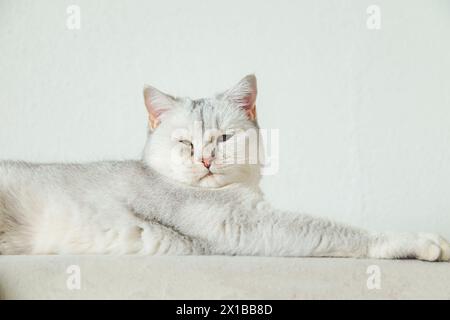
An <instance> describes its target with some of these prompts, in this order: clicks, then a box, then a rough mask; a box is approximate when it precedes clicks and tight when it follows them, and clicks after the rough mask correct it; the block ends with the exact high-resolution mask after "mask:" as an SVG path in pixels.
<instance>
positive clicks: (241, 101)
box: [224, 74, 258, 120]
mask: <svg viewBox="0 0 450 320" xmlns="http://www.w3.org/2000/svg"><path fill="white" fill-rule="evenodd" d="M257 94H258V88H257V84H256V77H255V75H253V74H250V75H248V76H245V77H244V78H243V79H242V80H241V81H239V82H238V83H237V84H236V85H235V86H234V87H233V88H231V89H230V90H228V91H226V92H225V93H224V96H225V97H226V98H228V99H230V100H231V101H232V102H233V103H235V104H236V105H237V106H238V107H239V108H242V109H244V110H245V112H246V113H247V116H248V117H249V119H250V120H255V119H256V96H257Z"/></svg>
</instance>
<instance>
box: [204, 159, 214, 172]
mask: <svg viewBox="0 0 450 320" xmlns="http://www.w3.org/2000/svg"><path fill="white" fill-rule="evenodd" d="M212 160H213V158H203V159H202V163H203V165H204V166H205V168H206V169H209V167H211V162H212Z"/></svg>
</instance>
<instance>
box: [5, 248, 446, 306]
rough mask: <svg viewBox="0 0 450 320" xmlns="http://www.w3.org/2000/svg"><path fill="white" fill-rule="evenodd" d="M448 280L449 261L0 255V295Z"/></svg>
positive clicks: (305, 295)
mask: <svg viewBox="0 0 450 320" xmlns="http://www.w3.org/2000/svg"><path fill="white" fill-rule="evenodd" d="M78 280H79V281H78ZM78 283H79V284H80V288H79V289H77V284H78ZM449 283H450V264H449V263H428V262H422V261H414V260H402V261H398V260H396V261H392V260H363V259H332V258H262V257H224V256H206V257H195V256H188V257H168V256H164V257H140V256H0V297H1V298H2V299H431V298H435V299H450V286H449ZM378 287H379V289H378Z"/></svg>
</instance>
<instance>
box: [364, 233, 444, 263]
mask: <svg viewBox="0 0 450 320" xmlns="http://www.w3.org/2000/svg"><path fill="white" fill-rule="evenodd" d="M368 256H369V257H371V258H381V259H405V258H414V259H419V260H425V261H450V243H449V242H448V241H447V240H445V239H444V238H443V237H441V236H439V235H437V234H431V233H394V234H392V233H388V234H376V235H375V236H374V238H373V242H372V244H371V246H370V247H369V254H368Z"/></svg>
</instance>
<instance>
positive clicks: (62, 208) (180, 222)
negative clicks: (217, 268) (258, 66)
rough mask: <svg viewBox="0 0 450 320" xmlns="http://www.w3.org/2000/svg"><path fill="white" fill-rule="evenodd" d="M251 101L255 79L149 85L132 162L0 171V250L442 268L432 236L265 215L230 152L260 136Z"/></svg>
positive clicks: (256, 173)
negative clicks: (143, 130) (187, 92)
mask: <svg viewBox="0 0 450 320" xmlns="http://www.w3.org/2000/svg"><path fill="white" fill-rule="evenodd" d="M256 96H257V83H256V78H255V76H254V75H248V76H246V77H244V78H243V79H242V80H241V81H239V83H237V84H236V85H235V86H233V87H232V88H231V89H229V90H226V91H225V92H223V93H220V94H217V95H214V96H212V97H210V98H205V99H197V100H193V99H189V98H176V97H173V96H170V95H168V94H165V93H163V92H162V91H159V90H158V89H156V88H154V87H151V86H146V87H145V88H144V102H145V106H146V108H147V111H148V115H149V119H148V121H149V128H148V138H147V142H146V145H145V148H144V152H143V156H142V159H141V160H136V161H122V162H114V161H111V162H97V163H88V164H31V163H24V162H13V161H3V162H1V163H0V253H1V254H4V255H8V254H144V255H250V256H280V257H304V256H310V257H325V256H326V257H355V258H385V259H395V258H417V259H421V260H427V261H447V260H449V259H450V246H449V243H448V242H447V241H446V240H444V239H443V238H442V237H440V236H438V235H434V234H425V233H398V234H396V233H375V232H368V231H365V230H362V229H359V228H354V227H350V226H346V225H342V224H338V223H334V222H331V221H328V220H326V219H321V218H316V217H312V216H309V215H304V214H300V213H296V212H284V211H281V210H276V209H273V208H272V207H271V206H270V204H269V203H267V202H266V201H265V200H264V195H263V193H262V191H261V190H260V188H259V182H260V179H261V174H260V171H261V170H260V169H261V163H258V162H257V163H251V162H250V161H242V160H248V159H246V156H245V155H246V154H247V153H246V152H244V153H243V154H242V153H240V154H239V152H237V151H236V150H238V149H239V150H242V145H243V144H244V143H253V144H255V143H257V142H255V140H253V142H251V141H250V139H247V138H248V137H247V133H248V132H250V131H252V130H253V131H258V130H259V127H258V122H257V117H256ZM198 131H200V132H201V134H200V135H199V134H196V132H197V133H198ZM249 141H250V142H249ZM247 147H248V146H244V148H243V149H244V150H248V148H247ZM250 147H252V146H250ZM253 147H255V146H253ZM236 158H238V160H241V161H235V160H236Z"/></svg>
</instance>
